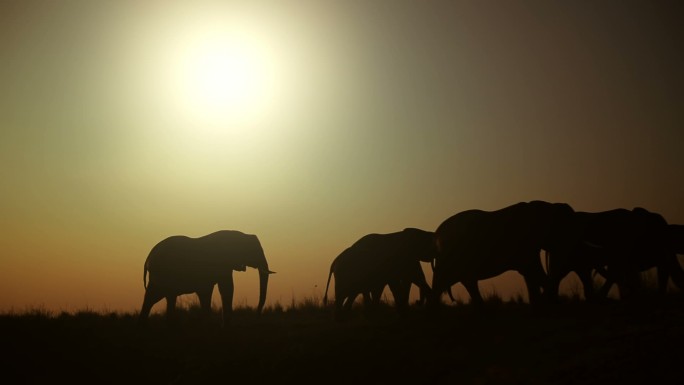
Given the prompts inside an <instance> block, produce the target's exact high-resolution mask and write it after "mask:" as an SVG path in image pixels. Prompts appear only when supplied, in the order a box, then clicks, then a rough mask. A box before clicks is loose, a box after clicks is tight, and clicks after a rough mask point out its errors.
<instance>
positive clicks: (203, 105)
mask: <svg viewBox="0 0 684 385" xmlns="http://www.w3.org/2000/svg"><path fill="white" fill-rule="evenodd" d="M247 21H249V20H246V21H242V22H240V21H239V20H238V21H236V20H216V19H212V18H205V19H204V20H201V21H198V22H196V23H193V24H192V25H189V26H187V27H186V28H183V29H181V30H180V31H178V32H177V33H176V34H175V39H173V43H172V44H169V45H168V46H169V52H170V53H169V54H168V55H167V57H168V58H169V59H168V60H167V62H168V63H169V69H168V70H167V71H166V74H167V76H166V80H165V82H166V84H167V87H166V92H168V95H165V96H164V97H167V98H170V99H171V103H172V104H171V106H172V109H173V110H174V111H175V113H180V114H181V115H182V116H183V119H184V120H185V121H186V122H187V123H190V125H191V126H193V127H204V128H208V129H232V130H235V129H238V128H239V127H242V126H248V125H253V124H255V123H257V122H260V121H264V120H266V119H268V118H269V117H270V116H272V115H273V114H274V112H275V110H276V108H277V106H278V103H280V102H282V95H281V94H280V91H281V90H282V88H283V87H282V83H283V78H284V75H283V71H281V69H282V67H283V65H282V57H280V55H279V54H278V53H277V52H276V49H275V48H274V47H275V44H274V42H273V39H274V38H275V36H273V35H272V34H268V31H267V30H265V29H264V28H263V26H259V25H258V24H254V23H249V22H247Z"/></svg>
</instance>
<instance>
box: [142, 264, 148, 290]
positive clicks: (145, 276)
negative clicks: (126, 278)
mask: <svg viewBox="0 0 684 385" xmlns="http://www.w3.org/2000/svg"><path fill="white" fill-rule="evenodd" d="M143 286H144V287H145V289H147V261H145V267H143Z"/></svg>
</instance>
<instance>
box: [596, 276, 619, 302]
mask: <svg viewBox="0 0 684 385" xmlns="http://www.w3.org/2000/svg"><path fill="white" fill-rule="evenodd" d="M614 284H615V278H613V277H612V276H611V277H606V282H604V283H603V285H602V286H601V288H600V289H599V292H598V298H599V299H606V298H608V293H609V292H610V289H611V288H612V287H613V285H614Z"/></svg>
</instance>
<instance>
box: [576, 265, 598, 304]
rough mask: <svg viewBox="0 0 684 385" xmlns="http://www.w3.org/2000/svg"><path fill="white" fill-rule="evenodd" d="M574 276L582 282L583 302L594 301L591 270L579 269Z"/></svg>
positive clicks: (594, 294)
mask: <svg viewBox="0 0 684 385" xmlns="http://www.w3.org/2000/svg"><path fill="white" fill-rule="evenodd" d="M575 274H577V276H578V277H579V279H580V282H582V289H583V290H584V300H585V301H592V302H593V301H595V300H596V293H595V292H594V281H593V280H592V279H591V269H581V270H579V271H576V272H575Z"/></svg>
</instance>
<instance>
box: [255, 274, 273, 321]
mask: <svg viewBox="0 0 684 385" xmlns="http://www.w3.org/2000/svg"><path fill="white" fill-rule="evenodd" d="M270 274H271V272H270V271H268V268H266V269H259V304H258V305H257V313H261V311H262V310H263V308H264V304H265V303H266V290H267V289H268V276H269V275H270Z"/></svg>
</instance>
